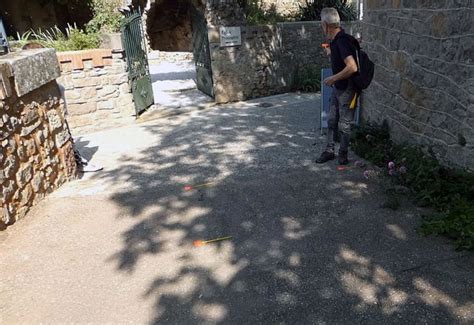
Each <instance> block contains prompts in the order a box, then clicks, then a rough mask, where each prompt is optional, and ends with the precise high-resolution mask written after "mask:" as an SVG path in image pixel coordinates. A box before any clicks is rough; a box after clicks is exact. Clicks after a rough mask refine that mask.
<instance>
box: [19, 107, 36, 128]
mask: <svg viewBox="0 0 474 325" xmlns="http://www.w3.org/2000/svg"><path fill="white" fill-rule="evenodd" d="M38 118H39V113H38V109H37V108H36V107H34V106H33V107H29V108H25V110H24V112H23V113H22V114H21V122H22V123H23V125H30V124H32V123H33V122H35V121H37V120H38Z"/></svg>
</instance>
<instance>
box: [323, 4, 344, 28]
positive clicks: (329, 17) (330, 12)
mask: <svg viewBox="0 0 474 325" xmlns="http://www.w3.org/2000/svg"><path fill="white" fill-rule="evenodd" d="M321 21H322V22H323V23H326V24H328V25H332V26H335V27H339V26H340V25H341V18H340V17H339V13H338V12H337V10H336V8H323V10H321Z"/></svg>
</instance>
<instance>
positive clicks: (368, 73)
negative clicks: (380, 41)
mask: <svg viewBox="0 0 474 325" xmlns="http://www.w3.org/2000/svg"><path fill="white" fill-rule="evenodd" d="M345 35H347V37H348V38H349V39H350V41H351V42H352V44H353V45H354V46H355V48H356V53H357V58H356V61H357V68H358V71H357V73H356V74H354V76H352V81H354V84H355V86H356V88H357V89H358V90H360V91H362V90H364V89H367V88H368V87H369V85H370V83H371V82H372V79H373V78H374V71H375V64H374V63H373V62H372V61H371V60H370V59H369V56H368V55H367V53H366V52H365V51H363V50H361V48H360V44H359V41H357V40H356V39H355V38H354V37H353V36H351V35H348V34H345Z"/></svg>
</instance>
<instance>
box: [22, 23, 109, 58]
mask: <svg viewBox="0 0 474 325" xmlns="http://www.w3.org/2000/svg"><path fill="white" fill-rule="evenodd" d="M17 38H18V40H17V41H16V42H15V45H16V46H17V47H20V48H21V47H22V46H24V45H25V44H27V43H30V42H35V43H38V44H40V45H42V46H44V47H46V48H54V49H55V50H56V51H58V52H62V51H78V50H86V49H93V48H97V47H98V46H99V42H100V41H99V37H98V34H95V33H94V34H88V33H86V32H85V31H83V30H81V29H79V28H77V27H76V26H71V25H69V26H68V28H66V31H65V32H63V31H62V30H60V29H59V28H58V27H53V28H50V29H47V30H38V31H33V30H31V31H28V32H26V33H23V34H22V35H20V34H18V35H17Z"/></svg>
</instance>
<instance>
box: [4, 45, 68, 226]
mask: <svg viewBox="0 0 474 325" xmlns="http://www.w3.org/2000/svg"><path fill="white" fill-rule="evenodd" d="M57 77H59V66H58V62H57V59H56V54H55V52H54V50H49V49H41V50H30V51H21V52H17V53H15V54H9V55H7V56H4V57H1V58H0V143H1V150H0V166H1V168H0V201H1V209H0V229H2V228H4V227H5V226H6V225H9V224H12V223H13V222H15V221H16V220H18V219H20V218H22V217H23V216H25V214H26V213H27V212H28V210H29V209H30V208H31V206H33V205H34V204H35V203H37V202H38V201H39V200H40V199H41V198H43V197H44V196H45V195H46V194H47V193H50V192H51V191H53V190H54V189H56V188H57V187H59V186H60V185H61V184H63V183H64V182H65V181H66V180H68V179H70V178H72V177H74V176H75V175H76V164H75V160H74V153H73V151H72V143H71V139H70V135H69V132H68V131H67V128H66V125H65V121H64V106H63V105H62V104H61V95H60V91H59V87H58V85H57V83H56V81H55V78H57Z"/></svg>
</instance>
